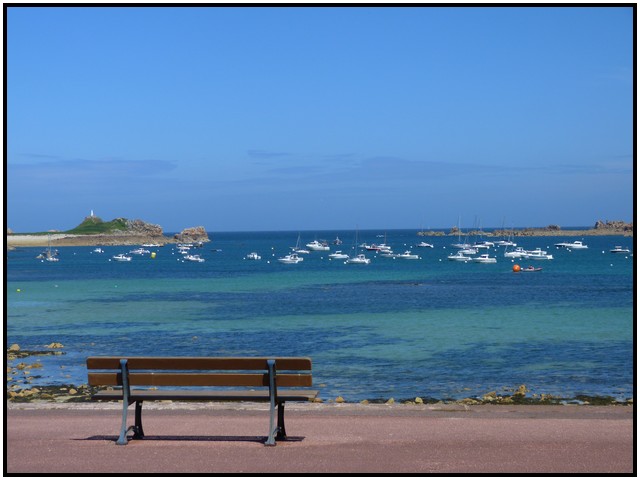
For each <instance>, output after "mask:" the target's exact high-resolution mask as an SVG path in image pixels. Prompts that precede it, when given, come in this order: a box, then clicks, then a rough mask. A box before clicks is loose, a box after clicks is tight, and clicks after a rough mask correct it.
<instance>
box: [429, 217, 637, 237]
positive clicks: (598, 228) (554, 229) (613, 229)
mask: <svg viewBox="0 0 640 480" xmlns="http://www.w3.org/2000/svg"><path fill="white" fill-rule="evenodd" d="M461 233H462V232H461V231H460V229H459V228H458V227H452V228H451V230H449V232H448V233H447V232H445V231H443V230H428V231H420V232H418V235H419V236H425V237H432V236H444V235H451V236H457V235H460V234H461ZM464 234H465V235H469V236H475V235H484V236H487V237H510V236H513V237H561V236H567V237H572V236H578V237H582V236H590V235H624V236H629V237H632V236H633V223H626V222H623V221H620V220H615V221H609V220H607V221H604V222H603V221H601V220H598V221H597V222H596V223H595V225H594V226H593V227H592V228H589V229H583V230H565V229H562V227H560V226H559V225H549V226H548V227H542V228H521V229H508V230H507V229H499V230H493V231H491V232H483V231H481V230H472V231H469V232H465V233H464Z"/></svg>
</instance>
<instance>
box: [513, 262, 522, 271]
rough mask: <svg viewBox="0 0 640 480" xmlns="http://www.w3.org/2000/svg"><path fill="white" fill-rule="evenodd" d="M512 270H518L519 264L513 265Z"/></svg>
mask: <svg viewBox="0 0 640 480" xmlns="http://www.w3.org/2000/svg"><path fill="white" fill-rule="evenodd" d="M513 271H514V272H519V271H520V265H518V264H517V263H516V264H515V265H514V266H513Z"/></svg>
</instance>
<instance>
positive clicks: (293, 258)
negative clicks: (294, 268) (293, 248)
mask: <svg viewBox="0 0 640 480" xmlns="http://www.w3.org/2000/svg"><path fill="white" fill-rule="evenodd" d="M303 260H304V258H302V257H299V256H298V254H297V253H295V252H294V253H290V254H289V255H285V256H284V257H281V258H279V259H278V261H279V262H280V263H288V264H291V263H300V262H302V261H303Z"/></svg>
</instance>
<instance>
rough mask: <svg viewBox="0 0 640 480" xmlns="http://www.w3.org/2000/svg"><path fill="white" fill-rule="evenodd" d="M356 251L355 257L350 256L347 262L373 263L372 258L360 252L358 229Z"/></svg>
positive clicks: (358, 263) (356, 263)
mask: <svg viewBox="0 0 640 480" xmlns="http://www.w3.org/2000/svg"><path fill="white" fill-rule="evenodd" d="M354 249H355V253H354V255H353V257H349V258H348V259H347V261H346V262H344V263H349V264H353V265H368V264H369V263H371V259H369V258H367V257H365V255H364V254H363V253H358V231H357V230H356V242H355V247H354Z"/></svg>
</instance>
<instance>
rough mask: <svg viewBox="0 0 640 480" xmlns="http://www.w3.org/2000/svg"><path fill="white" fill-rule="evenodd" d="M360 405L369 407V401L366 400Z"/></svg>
mask: <svg viewBox="0 0 640 480" xmlns="http://www.w3.org/2000/svg"><path fill="white" fill-rule="evenodd" d="M360 405H369V400H367V399H366V398H365V399H364V400H362V401H361V402H360Z"/></svg>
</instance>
